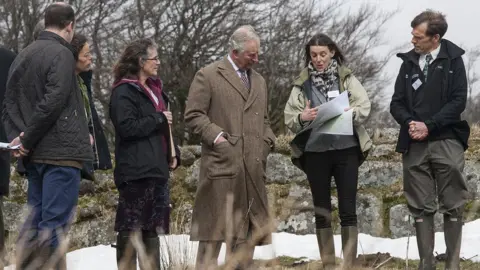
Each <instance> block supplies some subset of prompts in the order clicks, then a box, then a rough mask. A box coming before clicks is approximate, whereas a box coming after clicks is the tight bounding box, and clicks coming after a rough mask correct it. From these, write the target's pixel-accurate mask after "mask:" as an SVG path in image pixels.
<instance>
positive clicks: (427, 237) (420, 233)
mask: <svg viewBox="0 0 480 270" xmlns="http://www.w3.org/2000/svg"><path fill="white" fill-rule="evenodd" d="M415 230H416V232H417V245H418V254H419V256H420V264H419V265H418V269H419V270H434V269H436V265H435V257H434V256H433V248H434V246H435V230H434V222H433V215H430V216H423V217H417V218H415Z"/></svg>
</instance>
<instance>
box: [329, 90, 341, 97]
mask: <svg viewBox="0 0 480 270" xmlns="http://www.w3.org/2000/svg"><path fill="white" fill-rule="evenodd" d="M327 96H328V98H329V99H331V98H332V99H333V98H336V97H338V96H340V91H338V90H334V91H328V93H327Z"/></svg>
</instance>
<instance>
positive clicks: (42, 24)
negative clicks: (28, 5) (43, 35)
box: [33, 19, 45, 40]
mask: <svg viewBox="0 0 480 270" xmlns="http://www.w3.org/2000/svg"><path fill="white" fill-rule="evenodd" d="M43 30H45V20H44V19H41V20H40V21H39V22H38V23H37V25H35V28H33V40H36V39H37V38H38V35H40V32H42V31H43Z"/></svg>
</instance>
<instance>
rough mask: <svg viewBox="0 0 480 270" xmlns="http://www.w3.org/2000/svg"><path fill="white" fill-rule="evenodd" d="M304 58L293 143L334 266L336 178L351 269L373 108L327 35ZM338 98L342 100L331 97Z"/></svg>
mask: <svg viewBox="0 0 480 270" xmlns="http://www.w3.org/2000/svg"><path fill="white" fill-rule="evenodd" d="M305 57H306V61H305V68H304V69H303V70H302V71H301V72H300V75H299V76H298V77H297V78H296V79H295V81H294V82H293V89H292V92H291V94H290V98H289V100H288V102H287V104H286V107H285V111H284V113H285V124H286V125H287V126H288V128H289V129H290V130H291V131H292V132H294V133H296V136H295V138H294V140H293V141H292V143H291V146H292V150H293V154H294V155H293V158H292V161H293V163H294V164H295V165H297V166H298V167H299V168H301V169H302V170H303V171H304V172H305V173H306V174H307V178H308V181H309V183H310V188H311V191H312V196H313V203H314V206H315V222H316V229H317V240H318V245H319V249H320V256H321V259H322V262H323V265H324V268H325V269H333V268H334V267H335V248H334V242H333V231H332V228H331V218H332V216H331V211H332V205H331V197H330V189H331V178H332V176H333V177H334V178H335V183H336V187H337V192H338V205H339V215H340V220H341V222H340V223H341V227H342V229H341V234H342V250H343V258H344V267H345V268H346V269H350V267H352V265H353V263H354V261H355V258H356V254H357V242H358V236H357V235H358V231H357V215H356V197H357V183H358V167H359V166H360V164H361V163H362V162H363V160H364V159H365V157H366V155H367V153H368V151H369V149H370V148H371V146H372V143H371V140H370V138H369V136H368V134H367V132H366V130H365V128H364V127H363V125H362V123H363V121H365V119H366V118H367V117H368V115H369V113H370V101H369V99H368V95H367V92H366V91H365V89H364V88H363V86H362V84H361V83H360V82H359V81H358V80H357V79H356V78H355V76H354V75H353V73H352V71H351V70H350V69H348V68H347V67H346V66H344V65H343V64H344V56H343V55H342V53H341V51H340V50H339V48H338V47H337V45H336V44H335V42H333V41H332V40H331V39H330V38H329V37H328V36H326V35H324V34H318V35H315V36H314V37H313V38H312V39H311V40H310V41H309V42H308V43H307V45H306V47H305ZM335 98H338V99H337V100H335V102H332V100H334V99H335ZM342 98H343V99H344V101H345V102H342V101H341V100H340V99H342ZM347 100H348V101H347ZM339 104H345V108H343V112H342V110H341V108H340V112H338V106H339ZM320 113H321V115H320ZM345 124H347V126H346V127H345ZM348 125H350V126H348Z"/></svg>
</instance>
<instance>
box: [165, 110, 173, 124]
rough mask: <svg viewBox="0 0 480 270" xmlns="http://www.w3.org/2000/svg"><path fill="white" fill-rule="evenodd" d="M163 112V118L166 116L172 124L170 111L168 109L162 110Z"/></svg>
mask: <svg viewBox="0 0 480 270" xmlns="http://www.w3.org/2000/svg"><path fill="white" fill-rule="evenodd" d="M163 114H164V115H165V118H167V121H168V124H169V125H171V124H172V112H170V111H163Z"/></svg>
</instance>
